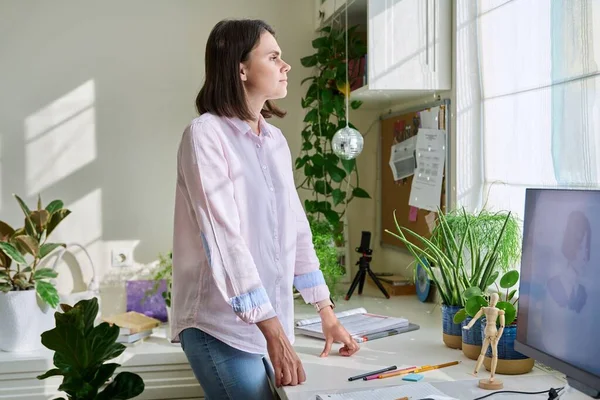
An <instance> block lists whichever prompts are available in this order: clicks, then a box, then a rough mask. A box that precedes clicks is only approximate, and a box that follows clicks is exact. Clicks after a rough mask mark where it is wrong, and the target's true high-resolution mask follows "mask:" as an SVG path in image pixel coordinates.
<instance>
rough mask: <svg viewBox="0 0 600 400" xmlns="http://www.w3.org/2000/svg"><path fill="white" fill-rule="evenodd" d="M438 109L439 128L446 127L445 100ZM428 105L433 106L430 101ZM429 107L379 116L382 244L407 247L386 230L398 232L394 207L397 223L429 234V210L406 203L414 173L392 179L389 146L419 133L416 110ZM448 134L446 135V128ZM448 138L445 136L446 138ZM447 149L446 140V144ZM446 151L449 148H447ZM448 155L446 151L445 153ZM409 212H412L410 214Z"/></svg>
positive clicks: (390, 147)
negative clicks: (412, 208) (414, 207)
mask: <svg viewBox="0 0 600 400" xmlns="http://www.w3.org/2000/svg"><path fill="white" fill-rule="evenodd" d="M438 105H439V107H440V111H439V115H438V129H446V125H447V124H448V121H447V118H446V117H447V115H446V114H447V110H448V103H444V102H440V103H439V104H438ZM431 107H434V106H433V105H432V106H431ZM429 109H430V108H422V109H421V110H418V111H414V112H406V113H402V114H399V115H394V116H390V117H385V116H384V117H382V119H381V121H380V122H381V132H380V134H381V137H380V144H381V158H380V168H381V170H380V171H381V242H382V245H388V246H394V247H399V248H403V249H406V246H405V245H404V244H402V242H401V241H400V240H398V239H396V238H395V237H394V236H392V235H390V234H389V233H387V232H386V231H385V230H386V229H387V230H390V231H392V232H397V231H398V229H397V228H396V224H395V222H394V210H395V211H396V220H397V221H398V225H400V226H404V227H406V228H408V229H410V230H412V231H414V232H416V233H418V234H419V235H423V236H426V237H429V236H430V232H429V225H428V224H427V220H426V218H425V217H426V216H428V215H429V214H431V211H429V210H422V209H416V210H411V207H410V206H409V204H408V201H409V197H410V192H411V185H412V179H413V176H412V175H411V176H409V177H407V178H404V179H400V180H398V181H395V180H394V175H393V173H392V170H391V168H390V164H389V162H390V155H391V151H392V146H393V145H394V144H396V143H400V142H402V141H404V140H406V139H408V138H409V137H411V136H414V135H416V134H417V133H418V130H419V126H420V124H421V121H420V116H419V111H422V110H429ZM446 131H447V135H446V136H447V137H448V135H449V133H448V130H447V129H446ZM447 142H448V140H447ZM446 148H447V149H448V148H449V146H448V143H447V145H446ZM446 153H448V151H446ZM446 157H448V155H446ZM445 174H446V171H445V168H444V178H443V181H442V190H441V196H440V209H442V210H445V206H446V204H445V198H446V177H445ZM411 214H412V215H411ZM433 217H435V218H437V213H433V214H432V215H429V217H428V218H430V219H431V218H433ZM406 236H407V238H408V239H409V240H410V241H411V242H412V243H414V244H416V245H419V246H420V243H419V242H418V240H416V239H414V238H412V237H410V235H408V234H406Z"/></svg>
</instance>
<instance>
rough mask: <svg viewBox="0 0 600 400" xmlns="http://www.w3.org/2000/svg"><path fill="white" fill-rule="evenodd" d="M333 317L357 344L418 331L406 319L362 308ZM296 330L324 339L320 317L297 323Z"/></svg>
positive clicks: (415, 326)
mask: <svg viewBox="0 0 600 400" xmlns="http://www.w3.org/2000/svg"><path fill="white" fill-rule="evenodd" d="M335 315H336V316H337V319H338V320H339V321H340V323H341V324H342V325H343V326H344V328H346V330H347V331H348V333H349V334H350V335H352V337H353V338H354V340H356V341H357V342H359V343H360V342H366V341H367V340H374V339H379V338H383V337H386V336H392V335H395V334H398V333H403V332H409V331H412V330H416V329H419V326H418V325H415V324H411V323H409V321H408V320H407V319H406V318H395V317H388V316H385V315H378V314H371V313H368V312H367V310H366V309H364V308H362V307H361V308H355V309H352V310H347V311H342V312H337V313H335ZM296 330H297V331H298V332H299V333H302V334H304V335H307V336H312V337H316V338H319V339H325V337H324V336H323V327H322V326H321V318H320V317H315V318H309V319H304V320H300V321H297V322H296Z"/></svg>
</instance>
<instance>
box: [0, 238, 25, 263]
mask: <svg viewBox="0 0 600 400" xmlns="http://www.w3.org/2000/svg"><path fill="white" fill-rule="evenodd" d="M0 250H2V251H3V252H4V254H6V255H7V256H8V257H10V259H11V260H13V261H14V262H16V263H17V264H21V265H24V264H27V261H26V260H25V258H24V257H23V256H22V255H21V253H19V251H18V250H17V249H16V247H15V246H13V245H12V244H10V243H8V242H0Z"/></svg>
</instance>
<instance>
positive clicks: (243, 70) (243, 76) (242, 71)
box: [240, 63, 248, 82]
mask: <svg viewBox="0 0 600 400" xmlns="http://www.w3.org/2000/svg"><path fill="white" fill-rule="evenodd" d="M240 78H241V79H242V82H246V81H247V80H248V75H247V74H246V66H245V65H244V64H243V63H240Z"/></svg>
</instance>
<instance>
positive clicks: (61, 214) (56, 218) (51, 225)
mask: <svg viewBox="0 0 600 400" xmlns="http://www.w3.org/2000/svg"><path fill="white" fill-rule="evenodd" d="M69 214H71V211H69V210H67V209H66V208H62V209H60V210H58V211H56V212H53V213H52V215H51V216H50V220H49V221H48V225H47V227H46V237H48V236H50V234H51V233H52V231H54V229H55V228H56V227H57V226H58V224H60V223H61V221H62V220H63V219H65V218H67V216H69Z"/></svg>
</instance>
